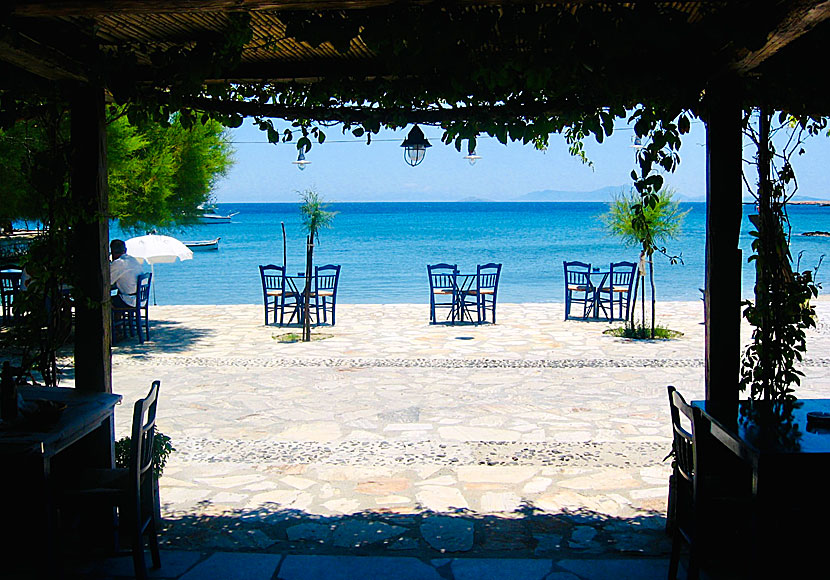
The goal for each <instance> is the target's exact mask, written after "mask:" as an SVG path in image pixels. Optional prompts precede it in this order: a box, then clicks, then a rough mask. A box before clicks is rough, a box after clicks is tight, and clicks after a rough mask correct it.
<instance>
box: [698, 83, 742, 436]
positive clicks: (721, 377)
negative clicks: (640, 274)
mask: <svg viewBox="0 0 830 580" xmlns="http://www.w3.org/2000/svg"><path fill="white" fill-rule="evenodd" d="M741 114H742V111H741V99H740V94H739V87H738V86H737V84H736V83H735V82H734V81H720V82H719V83H717V84H713V85H712V86H710V87H709V88H707V92H706V103H705V121H706V282H705V284H706V288H705V294H704V313H705V324H706V335H705V349H706V353H705V356H706V363H705V379H706V402H707V403H706V404H707V409H708V410H709V411H710V412H711V413H712V415H713V416H715V417H717V418H718V420H720V421H721V422H723V423H724V424H727V425H730V424H734V422H735V421H736V420H737V416H738V375H739V368H740V357H741V267H742V259H741V250H740V249H739V247H738V240H739V237H740V233H741V219H742V216H743V213H742V181H741V163H742V161H741V137H742V133H741Z"/></svg>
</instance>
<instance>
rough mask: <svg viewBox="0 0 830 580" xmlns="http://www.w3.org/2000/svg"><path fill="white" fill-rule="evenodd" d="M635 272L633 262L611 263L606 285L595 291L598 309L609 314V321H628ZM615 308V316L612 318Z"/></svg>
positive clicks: (635, 267) (635, 266) (635, 265)
mask: <svg viewBox="0 0 830 580" xmlns="http://www.w3.org/2000/svg"><path fill="white" fill-rule="evenodd" d="M636 271H637V264H635V263H634V262H611V266H610V270H609V274H608V281H607V284H604V285H603V286H602V287H601V288H599V289H597V299H598V300H599V307H600V308H601V309H603V310H604V311H606V312H608V313H609V314H610V320H628V311H629V308H630V305H631V287H632V286H633V285H634V276H635V273H636ZM615 306H616V308H617V316H614V307H615Z"/></svg>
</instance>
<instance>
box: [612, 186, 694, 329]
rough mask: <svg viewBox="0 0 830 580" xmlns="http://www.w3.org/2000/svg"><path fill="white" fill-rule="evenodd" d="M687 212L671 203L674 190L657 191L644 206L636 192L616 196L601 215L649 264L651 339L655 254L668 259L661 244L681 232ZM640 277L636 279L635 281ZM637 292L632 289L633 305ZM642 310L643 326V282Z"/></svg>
mask: <svg viewBox="0 0 830 580" xmlns="http://www.w3.org/2000/svg"><path fill="white" fill-rule="evenodd" d="M687 213H689V211H688V210H687V211H681V210H680V204H678V203H677V202H676V201H674V190H672V189H669V188H662V189H660V190H658V191H657V193H656V199H655V203H652V204H643V202H642V197H641V196H640V194H639V193H637V192H635V191H629V192H628V193H620V194H619V195H617V196H615V198H614V201H613V202H612V203H611V206H610V207H609V209H608V213H606V214H605V215H604V216H603V218H602V219H603V221H604V222H605V224H606V225H607V226H608V228H609V229H610V230H611V233H612V234H613V235H615V236H617V237H618V238H621V239H622V241H623V243H624V244H626V245H627V246H637V245H639V246H640V248H641V253H640V259H641V260H643V259H644V260H646V261H647V262H648V270H649V282H650V286H651V338H654V331H655V305H656V294H655V287H654V253H655V252H658V253H661V254H664V255H666V256H668V254H667V253H666V249H665V247H660V246H659V245H658V244H663V243H665V242H666V241H667V240H670V239H673V238H674V237H675V236H676V235H677V233H678V232H679V231H680V226H681V224H682V222H683V218H684V217H685V216H686V214H687ZM668 257H669V260H670V261H671V263H676V262H677V261H679V260H680V258H679V257H677V256H668ZM640 277H641V275H638V276H637V282H638V284H639V279H640ZM636 298H637V290H636V288H635V290H634V299H635V304H636ZM641 303H642V309H643V325H645V283H643V286H642V300H641ZM635 310H636V309H635V308H633V307H632V309H631V321H632V326H633V320H634V311H635Z"/></svg>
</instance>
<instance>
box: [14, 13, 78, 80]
mask: <svg viewBox="0 0 830 580" xmlns="http://www.w3.org/2000/svg"><path fill="white" fill-rule="evenodd" d="M0 60H4V61H6V62H7V63H9V64H12V65H14V66H16V67H17V68H20V69H23V70H25V71H27V72H30V73H32V74H34V75H36V76H39V77H43V78H45V79H49V80H54V81H79V82H86V81H87V79H88V77H89V74H88V72H87V70H86V69H85V68H84V67H83V66H82V65H81V64H80V63H79V62H77V61H76V60H74V59H72V58H70V57H69V56H67V55H65V54H63V53H61V52H60V51H58V50H57V49H55V48H53V47H51V46H48V45H45V44H41V43H40V42H37V41H36V40H33V39H32V38H29V37H28V36H24V35H23V34H20V33H19V32H18V31H16V30H13V29H11V28H9V27H7V26H0Z"/></svg>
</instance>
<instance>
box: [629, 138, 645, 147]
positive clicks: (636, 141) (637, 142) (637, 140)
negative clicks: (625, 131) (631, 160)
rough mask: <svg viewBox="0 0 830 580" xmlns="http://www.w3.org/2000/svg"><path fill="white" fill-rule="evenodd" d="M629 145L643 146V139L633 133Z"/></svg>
mask: <svg viewBox="0 0 830 580" xmlns="http://www.w3.org/2000/svg"><path fill="white" fill-rule="evenodd" d="M631 146H632V147H633V148H634V149H642V148H643V140H642V139H640V138H639V137H638V136H637V135H634V139H633V141H632V143H631Z"/></svg>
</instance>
